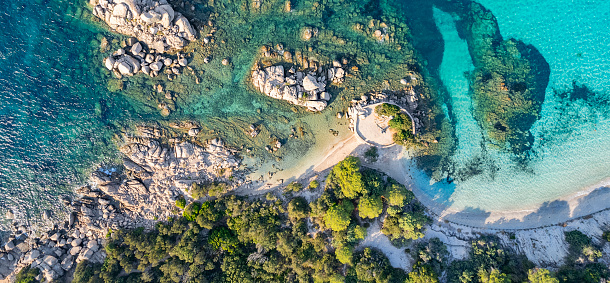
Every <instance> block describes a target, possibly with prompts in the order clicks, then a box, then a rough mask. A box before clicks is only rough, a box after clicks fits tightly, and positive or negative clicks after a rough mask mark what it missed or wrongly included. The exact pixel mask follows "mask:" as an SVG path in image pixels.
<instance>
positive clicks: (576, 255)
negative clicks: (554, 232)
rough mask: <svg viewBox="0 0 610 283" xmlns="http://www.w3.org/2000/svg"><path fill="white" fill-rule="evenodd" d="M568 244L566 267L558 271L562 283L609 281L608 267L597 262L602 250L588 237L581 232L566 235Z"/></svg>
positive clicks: (558, 277)
mask: <svg viewBox="0 0 610 283" xmlns="http://www.w3.org/2000/svg"><path fill="white" fill-rule="evenodd" d="M565 237H566V242H568V244H569V245H570V247H569V249H568V255H567V256H566V259H565V265H564V266H562V267H561V268H560V269H559V270H558V271H557V279H559V281H561V282H591V283H592V282H600V281H602V280H608V279H609V278H610V273H609V272H608V266H606V265H605V264H602V263H599V262H597V260H598V259H599V258H600V257H601V250H600V248H599V247H598V246H596V245H594V244H593V242H592V241H591V238H589V237H588V236H587V235H585V234H583V233H582V232H580V231H576V230H575V231H570V232H566V233H565Z"/></svg>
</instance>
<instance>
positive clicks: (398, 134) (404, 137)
mask: <svg viewBox="0 0 610 283" xmlns="http://www.w3.org/2000/svg"><path fill="white" fill-rule="evenodd" d="M375 113H377V114H378V115H382V116H387V117H392V120H390V121H389V122H388V125H389V126H390V129H392V130H394V135H393V139H394V142H395V143H397V144H400V145H403V146H405V147H415V146H417V145H418V141H417V140H416V138H415V136H414V135H413V121H411V117H409V115H407V114H404V113H402V112H401V111H400V108H399V107H398V106H396V105H393V104H388V103H383V104H380V105H377V107H375Z"/></svg>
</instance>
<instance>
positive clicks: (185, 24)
mask: <svg viewBox="0 0 610 283" xmlns="http://www.w3.org/2000/svg"><path fill="white" fill-rule="evenodd" d="M176 26H178V31H179V32H183V33H184V34H185V35H186V38H187V39H188V40H191V41H192V40H195V39H196V33H195V29H194V28H193V27H192V26H191V24H190V23H189V21H188V20H187V19H186V18H185V17H183V16H182V15H179V16H178V17H177V18H176Z"/></svg>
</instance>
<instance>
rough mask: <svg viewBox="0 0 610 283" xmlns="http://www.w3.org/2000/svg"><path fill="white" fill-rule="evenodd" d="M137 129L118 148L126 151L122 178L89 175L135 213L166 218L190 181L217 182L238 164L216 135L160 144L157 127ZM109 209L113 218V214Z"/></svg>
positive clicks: (101, 173) (141, 215) (232, 153)
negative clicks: (204, 139)
mask: <svg viewBox="0 0 610 283" xmlns="http://www.w3.org/2000/svg"><path fill="white" fill-rule="evenodd" d="M141 130H142V132H141V136H138V137H127V138H126V142H125V145H123V146H122V147H121V149H120V150H121V152H122V153H124V154H125V158H124V160H123V163H124V166H125V171H126V172H125V173H126V174H125V175H126V176H125V177H124V178H116V177H113V176H112V175H108V174H107V173H104V172H102V171H96V172H94V173H93V174H92V178H91V179H92V181H93V182H94V183H95V185H96V187H97V188H99V189H100V190H101V191H102V192H103V193H104V194H107V195H109V196H110V197H111V198H112V199H114V200H116V201H117V202H118V204H119V205H120V207H121V208H124V209H126V210H128V211H129V213H128V214H130V215H132V216H133V217H138V218H141V219H153V218H158V219H165V218H166V217H167V216H170V215H171V210H172V208H174V205H175V200H176V199H178V198H181V197H184V196H185V195H186V196H187V197H188V192H187V191H188V188H189V187H190V186H191V184H192V183H194V182H198V183H205V182H212V181H215V180H217V178H218V175H220V173H221V172H231V171H235V170H236V169H237V167H238V166H239V164H240V160H239V159H238V158H237V157H236V156H235V152H234V151H233V150H230V149H229V148H227V147H226V146H225V145H224V143H223V142H222V140H220V139H214V140H212V141H210V142H209V143H207V144H206V145H205V146H201V145H197V144H194V143H191V142H188V141H182V140H179V139H171V142H170V143H169V144H162V143H161V142H160V141H159V139H158V135H159V134H160V131H155V130H153V128H149V127H142V128H141ZM233 180H234V182H235V185H239V184H240V182H241V181H240V180H241V179H240V178H237V177H234V178H233ZM107 214H108V215H107V216H108V217H109V218H111V213H107ZM104 215H106V214H104ZM103 218H106V216H103ZM93 221H94V222H95V221H96V220H95V219H94V220H93ZM117 226H118V227H121V225H117ZM111 228H112V227H111Z"/></svg>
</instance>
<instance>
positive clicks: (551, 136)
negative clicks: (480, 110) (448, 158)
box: [416, 0, 610, 212]
mask: <svg viewBox="0 0 610 283" xmlns="http://www.w3.org/2000/svg"><path fill="white" fill-rule="evenodd" d="M560 2H561V3H560ZM563 2H566V3H563ZM567 2H569V3H567ZM575 2H577V3H575ZM593 2H596V1H538V2H536V3H532V2H531V1H523V3H515V2H514V1H500V0H488V1H485V0H483V1H481V3H482V4H483V5H484V6H486V7H487V8H489V9H491V11H492V12H493V13H494V14H495V15H496V17H497V18H498V21H499V25H500V30H501V32H502V35H503V36H504V38H505V39H506V38H509V37H515V38H517V39H521V40H523V41H525V43H526V44H533V45H534V47H536V48H537V49H538V50H539V51H540V52H541V53H542V55H543V56H544V57H545V59H546V60H547V61H548V63H549V65H550V69H551V77H550V83H549V87H548V89H547V92H546V93H547V94H546V95H547V98H546V100H545V103H544V104H543V110H542V113H541V119H540V120H539V121H538V122H536V123H535V124H534V126H533V128H532V133H533V134H534V136H535V140H536V142H535V144H534V147H533V149H532V150H531V151H530V152H529V154H530V156H531V157H530V159H529V162H528V163H527V164H526V165H525V166H523V165H522V164H521V163H518V162H516V161H515V158H514V157H513V156H512V154H510V153H507V152H504V151H500V150H498V149H497V148H495V147H493V146H489V145H488V144H485V143H484V142H482V140H481V137H482V136H483V133H482V132H481V128H480V127H479V126H478V125H477V124H476V121H475V120H474V119H472V118H471V117H472V108H471V104H472V103H471V102H469V101H468V100H469V95H468V93H469V91H470V90H468V89H467V80H466V79H465V78H464V77H463V72H464V71H467V70H468V69H469V67H470V66H469V64H468V62H469V59H470V58H469V56H468V54H467V53H466V54H465V52H467V46H466V43H465V41H464V40H462V39H460V38H459V37H458V34H457V31H456V28H455V24H454V21H453V20H452V18H451V16H450V15H449V14H447V13H444V12H441V11H440V10H437V9H435V11H434V19H435V22H436V24H437V26H438V30H439V31H440V33H441V34H442V37H443V40H444V46H445V49H444V54H443V59H442V63H441V64H440V78H441V80H442V82H443V84H444V86H445V87H446V88H447V91H448V93H449V96H450V100H449V101H448V103H449V104H450V106H451V107H450V108H451V109H452V110H453V115H454V117H457V119H456V121H453V123H454V125H455V127H456V138H457V148H456V150H455V153H454V155H453V157H452V158H453V164H452V166H453V167H452V172H448V174H449V177H450V179H448V180H447V179H445V180H442V181H440V182H436V181H429V180H428V179H427V177H425V176H424V175H423V174H421V173H420V175H419V177H417V178H416V181H417V183H418V187H419V188H420V189H422V190H421V191H423V192H425V193H426V194H427V196H428V197H430V198H433V199H436V200H437V201H438V202H441V203H444V204H445V205H447V206H448V207H450V208H451V209H455V210H462V209H469V210H481V211H488V212H489V211H502V210H521V209H532V208H536V207H537V206H539V205H540V204H542V203H543V202H548V201H552V200H555V199H557V198H559V197H562V196H566V195H569V194H572V193H575V192H577V191H578V190H581V189H584V188H587V187H590V186H594V185H596V184H598V183H600V182H601V181H603V180H605V179H607V178H609V177H610V171H608V170H607V168H608V165H609V164H610V159H609V158H610V151H609V150H607V149H608V147H609V146H610V135H609V133H610V132H609V131H610V118H609V116H608V115H607V110H606V109H607V106H608V104H607V96H606V93H607V91H608V85H607V84H606V83H605V82H607V81H608V79H609V78H610V77H609V72H610V57H608V52H609V51H608V49H607V46H605V45H603V44H597V43H598V42H601V41H602V40H604V38H605V39H606V40H607V38H608V34H607V31H605V28H603V27H605V26H608V25H609V24H610V19H609V18H608V14H610V6H608V5H607V4H606V3H603V2H602V1H597V2H596V3H593ZM523 7H528V8H527V9H523ZM580 16H582V17H580ZM572 81H577V82H578V83H579V84H584V85H585V86H587V87H589V88H590V90H591V91H584V90H583V89H579V90H578V91H577V92H574V93H577V94H578V95H572V96H570V95H568V97H572V98H573V99H569V98H563V97H561V95H562V94H563V93H564V92H566V91H569V90H570V89H572V88H573V86H572ZM583 93H584V94H585V95H582V94H583ZM445 176H447V174H446V175H445Z"/></svg>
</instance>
